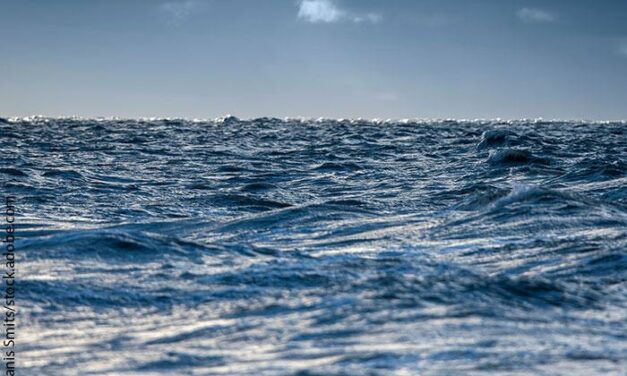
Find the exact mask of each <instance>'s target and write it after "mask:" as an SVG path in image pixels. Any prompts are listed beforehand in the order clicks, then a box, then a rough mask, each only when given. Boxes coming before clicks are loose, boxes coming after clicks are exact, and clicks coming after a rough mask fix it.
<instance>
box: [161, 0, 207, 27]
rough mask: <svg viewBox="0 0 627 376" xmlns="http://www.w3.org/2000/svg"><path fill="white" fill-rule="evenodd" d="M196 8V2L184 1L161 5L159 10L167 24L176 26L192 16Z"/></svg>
mask: <svg viewBox="0 0 627 376" xmlns="http://www.w3.org/2000/svg"><path fill="white" fill-rule="evenodd" d="M197 7H198V3H197V2H196V1H193V0H186V1H169V2H167V3H162V4H161V5H160V6H159V9H160V10H161V11H162V12H163V13H165V15H166V16H167V17H168V23H170V24H175V25H176V24H179V23H181V22H182V21H183V20H185V19H186V18H187V17H189V16H190V15H192V13H193V12H194V10H195V9H196V8H197Z"/></svg>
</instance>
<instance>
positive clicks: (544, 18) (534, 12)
mask: <svg viewBox="0 0 627 376" xmlns="http://www.w3.org/2000/svg"><path fill="white" fill-rule="evenodd" d="M516 15H517V16H518V18H520V19H521V20H522V21H523V22H553V21H555V16H554V15H553V14H552V13H550V12H548V11H546V10H543V9H538V8H522V9H520V10H519V11H518V12H516Z"/></svg>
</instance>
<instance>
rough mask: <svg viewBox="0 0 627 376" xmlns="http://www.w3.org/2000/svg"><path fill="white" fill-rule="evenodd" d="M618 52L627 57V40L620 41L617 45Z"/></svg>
mask: <svg viewBox="0 0 627 376" xmlns="http://www.w3.org/2000/svg"><path fill="white" fill-rule="evenodd" d="M618 54H619V55H621V56H623V57H627V41H625V42H623V43H621V44H620V45H619V46H618Z"/></svg>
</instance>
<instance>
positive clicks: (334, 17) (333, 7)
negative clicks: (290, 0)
mask: <svg viewBox="0 0 627 376" xmlns="http://www.w3.org/2000/svg"><path fill="white" fill-rule="evenodd" d="M298 18H301V19H303V20H305V21H307V22H311V23H334V22H341V21H350V22H354V23H362V22H369V23H377V22H380V21H381V19H382V16H381V14H379V13H375V12H370V13H365V14H359V13H355V12H352V11H349V10H346V9H342V8H340V7H339V6H338V5H337V4H336V3H335V2H334V1H333V0H301V1H300V3H299V8H298Z"/></svg>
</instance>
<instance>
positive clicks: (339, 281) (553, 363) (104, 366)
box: [0, 118, 627, 376]
mask: <svg viewBox="0 0 627 376" xmlns="http://www.w3.org/2000/svg"><path fill="white" fill-rule="evenodd" d="M0 142H1V144H0V145H1V149H2V154H1V156H0V158H1V159H2V168H1V169H0V177H1V179H2V182H3V185H4V189H5V192H6V193H7V194H8V193H11V194H13V195H15V196H16V197H17V200H18V201H17V208H18V212H19V214H20V216H19V217H18V222H19V224H18V242H17V244H16V249H17V252H18V255H19V256H18V257H19V261H18V270H19V273H18V276H17V278H18V286H19V289H18V304H19V309H20V316H19V328H18V335H19V337H18V338H19V339H18V344H19V350H18V366H19V367H20V369H21V372H22V374H32V375H46V374H50V375H61V374H81V375H87V374H90V375H91V374H93V375H99V374H115V375H132V374H179V375H183V374H198V375H214V374H216V375H217V374H223V375H301V376H304V375H458V374H459V375H462V374H463V375H480V374H494V375H512V374H516V375H591V374H598V375H602V374H603V375H624V374H625V370H626V369H627V252H626V249H627V124H626V123H583V122H577V123H569V122H540V121H532V122H526V121H515V122H497V121H494V122H490V121H477V122H465V121H460V122H457V121H438V122H412V121H406V122H376V121H375V122H372V121H331V120H328V121H327V120H319V121H300V120H289V121H284V120H278V119H265V118H264V119H257V120H252V121H240V120H238V119H236V118H226V119H222V120H216V121H184V120H154V121H148V120H146V121H139V120H78V119H43V118H35V119H12V120H6V119H5V120H1V121H0Z"/></svg>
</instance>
